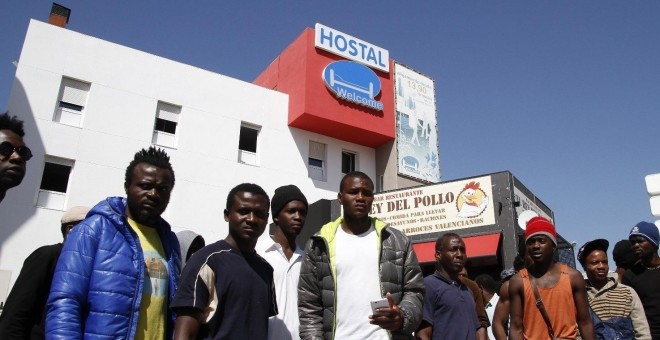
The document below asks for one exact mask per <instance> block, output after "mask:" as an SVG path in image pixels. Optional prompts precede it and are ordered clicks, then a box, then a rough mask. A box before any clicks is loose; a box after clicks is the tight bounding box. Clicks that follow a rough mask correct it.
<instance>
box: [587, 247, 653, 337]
mask: <svg viewBox="0 0 660 340" xmlns="http://www.w3.org/2000/svg"><path fill="white" fill-rule="evenodd" d="M608 246H609V242H607V240H604V239H596V240H593V241H589V242H587V243H585V244H584V245H583V246H582V248H580V250H579V251H578V261H579V262H580V264H581V265H582V268H584V270H585V272H586V273H587V282H586V284H587V300H588V301H589V306H590V307H591V309H592V310H593V312H594V313H595V314H596V315H597V316H598V318H600V320H602V321H607V320H610V319H612V318H615V317H624V318H630V319H631V320H632V326H633V330H634V331H635V339H649V340H650V339H651V332H650V330H649V324H648V323H647V321H646V315H645V314H644V307H643V306H642V302H641V301H640V299H639V297H638V296H637V293H635V291H634V290H633V289H632V288H630V287H628V286H626V285H624V284H620V283H618V282H617V280H616V277H615V274H614V273H612V274H610V273H609V264H608V261H607V247H608ZM596 331H598V329H597V330H596Z"/></svg>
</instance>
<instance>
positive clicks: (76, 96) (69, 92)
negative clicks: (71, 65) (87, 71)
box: [53, 78, 91, 127]
mask: <svg viewBox="0 0 660 340" xmlns="http://www.w3.org/2000/svg"><path fill="white" fill-rule="evenodd" d="M90 86H91V85H90V84H89V83H85V82H82V81H79V80H74V79H71V78H62V84H61V85H60V93H59V96H58V99H57V100H58V102H57V109H56V110H55V118H54V119H53V120H54V121H56V122H58V123H62V124H66V125H71V126H75V127H80V126H82V118H83V112H84V111H85V105H86V104H87V94H88V93H89V88H90Z"/></svg>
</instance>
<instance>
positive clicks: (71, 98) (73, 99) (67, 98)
mask: <svg viewBox="0 0 660 340" xmlns="http://www.w3.org/2000/svg"><path fill="white" fill-rule="evenodd" d="M88 92H89V84H87V83H83V82H80V81H77V80H73V79H68V78H63V79H62V94H61V96H60V98H61V99H60V100H61V101H63V102H66V103H69V104H74V105H78V106H82V107H84V106H85V102H86V101H87V93H88Z"/></svg>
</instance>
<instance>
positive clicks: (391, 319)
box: [298, 172, 424, 340]
mask: <svg viewBox="0 0 660 340" xmlns="http://www.w3.org/2000/svg"><path fill="white" fill-rule="evenodd" d="M373 190H374V184H373V182H372V180H371V179H370V178H369V176H367V175H366V174H364V173H362V172H351V173H348V174H346V176H344V178H343V179H342V180H341V183H340V185H339V194H338V195H337V198H338V200H339V203H341V205H342V207H343V210H344V214H343V216H342V217H339V218H338V219H337V220H335V221H333V222H330V223H328V224H326V225H324V226H323V227H322V228H321V230H320V231H319V232H318V233H317V234H316V235H314V236H312V237H311V238H310V240H309V241H308V242H307V245H306V249H305V258H304V260H303V263H302V268H301V270H300V281H299V284H298V311H299V313H298V314H299V316H300V338H301V339H303V340H306V339H348V338H350V339H412V332H413V331H414V330H415V329H416V328H417V326H418V325H419V323H420V321H421V316H422V301H423V300H424V279H423V276H422V272H421V270H420V267H419V263H418V262H417V257H416V256H415V253H414V252H413V250H412V245H411V243H410V241H409V240H408V239H407V238H406V237H405V236H404V235H403V233H401V232H400V231H399V230H397V229H394V228H390V227H388V226H387V225H386V224H385V223H384V222H382V221H380V220H378V219H376V218H371V217H369V213H370V212H371V205H372V203H373V200H374V193H373ZM382 299H386V303H385V306H384V307H381V308H374V309H373V310H372V307H371V306H370V302H371V301H375V300H382Z"/></svg>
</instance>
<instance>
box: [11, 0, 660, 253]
mask: <svg viewBox="0 0 660 340" xmlns="http://www.w3.org/2000/svg"><path fill="white" fill-rule="evenodd" d="M59 3H60V4H62V5H64V6H67V7H69V8H71V9H72V15H71V20H70V22H69V25H68V28H69V29H71V30H74V31H78V32H81V33H84V34H87V35H91V36H95V37H98V38H101V39H104V40H108V41H111V42H114V43H117V44H121V45H125V46H129V47H132V48H135V49H139V50H142V51H145V52H148V53H152V54H156V55H159V56H162V57H165V58H168V59H172V60H176V61H179V62H182V63H186V64H190V65H195V66H197V67H200V68H203V69H207V70H210V71H213V72H217V73H221V74H224V75H227V76H230V77H234V78H238V79H241V80H244V81H247V82H251V81H252V80H254V78H255V77H256V76H257V75H258V74H259V73H260V72H261V71H262V70H264V69H265V68H266V67H267V66H268V65H269V64H270V62H271V61H273V59H275V57H277V55H278V54H279V53H280V52H281V51H282V50H283V49H284V48H285V47H286V46H287V45H288V44H289V43H291V42H292V41H293V40H294V39H295V38H296V37H297V36H298V35H299V34H300V33H301V32H302V31H303V29H304V28H305V27H313V26H314V24H315V23H316V22H320V23H322V24H324V25H327V26H329V27H332V28H335V29H338V30H340V31H343V32H346V33H348V34H351V35H353V36H355V37H358V38H360V39H362V40H365V41H367V42H370V43H373V44H376V45H379V46H381V47H383V48H386V49H388V50H389V51H390V56H391V57H392V58H393V59H395V60H397V61H399V62H402V63H404V64H406V65H408V66H411V67H413V68H415V69H417V70H419V71H420V72H422V73H424V74H426V75H428V76H430V77H431V78H433V79H435V86H436V101H437V113H438V129H439V133H438V135H439V139H440V160H441V163H440V164H441V171H442V178H443V180H452V179H457V178H463V177H470V176H477V175H482V174H487V173H491V172H497V171H502V170H509V171H511V172H512V173H513V174H514V175H515V176H516V177H518V179H520V180H521V181H522V182H523V183H524V184H525V185H526V186H527V187H528V188H529V189H530V190H532V192H534V193H535V194H536V195H537V196H538V197H539V198H541V200H543V201H544V202H545V203H546V204H547V205H548V206H549V207H550V208H551V209H552V210H553V211H554V213H555V219H556V224H557V228H558V231H559V232H560V233H561V234H562V235H563V236H564V237H565V238H566V239H567V240H568V241H577V243H578V246H579V245H582V244H583V243H584V242H585V241H587V240H590V239H593V238H597V237H603V238H606V239H608V240H610V243H613V242H616V241H617V240H619V239H622V238H626V237H627V234H628V231H629V230H630V228H631V227H632V226H633V225H634V224H635V223H637V222H639V221H641V220H647V221H654V218H653V216H651V212H650V206H649V198H648V195H647V192H646V186H645V183H644V176H646V175H648V174H652V173H658V172H660V141H659V137H660V43H659V40H658V37H660V1H609V0H604V1H414V2H412V1H411V2H409V3H407V4H406V5H405V6H404V5H403V4H404V2H401V1H323V2H321V1H260V2H251V1H240V2H239V1H196V2H194V5H193V4H191V3H193V2H184V1H180V2H175V1H165V0H163V1H130V2H129V1H103V2H101V1H72V0H59ZM49 11H50V2H48V1H36V0H23V1H1V2H0V17H1V20H0V41H2V42H3V46H2V48H1V49H0V109H4V108H6V106H7V98H8V96H9V92H10V88H11V83H12V81H13V77H14V74H15V68H14V66H13V65H12V64H11V62H12V61H14V60H18V58H19V55H20V50H21V47H22V42H23V38H24V36H25V32H26V29H27V25H28V21H29V19H30V18H34V19H37V20H42V21H47V18H48V13H49Z"/></svg>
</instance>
